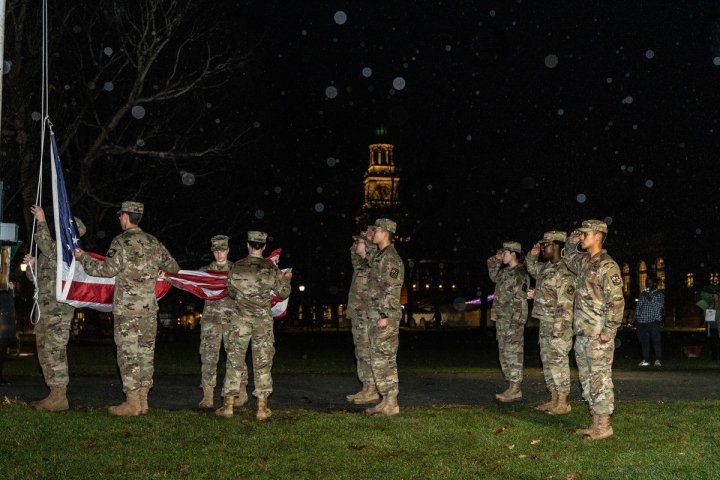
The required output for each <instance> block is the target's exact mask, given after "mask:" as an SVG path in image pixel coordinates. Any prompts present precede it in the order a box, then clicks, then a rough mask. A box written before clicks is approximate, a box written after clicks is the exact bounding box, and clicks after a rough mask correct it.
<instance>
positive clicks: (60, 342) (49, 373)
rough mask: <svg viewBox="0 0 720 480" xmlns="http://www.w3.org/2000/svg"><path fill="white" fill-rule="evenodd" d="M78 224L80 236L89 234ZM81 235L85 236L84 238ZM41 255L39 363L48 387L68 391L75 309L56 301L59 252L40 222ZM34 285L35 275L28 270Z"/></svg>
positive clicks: (38, 328)
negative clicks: (69, 344) (68, 345)
mask: <svg viewBox="0 0 720 480" xmlns="http://www.w3.org/2000/svg"><path fill="white" fill-rule="evenodd" d="M76 220H77V219H76ZM81 225H82V223H81V222H77V226H78V230H79V233H80V232H82V233H85V226H84V225H83V226H82V229H81V228H80V226H81ZM82 233H81V235H82ZM33 238H34V239H35V243H37V245H38V247H39V249H40V252H41V253H40V254H39V255H38V258H37V263H36V265H37V273H36V275H37V283H38V288H39V289H40V290H39V292H38V305H39V306H40V318H39V319H38V322H37V323H36V324H35V342H36V344H37V351H38V360H39V361H40V367H41V368H42V372H43V376H44V377H45V383H46V384H47V386H48V387H51V388H52V387H55V388H65V387H67V385H68V383H69V381H70V378H69V377H68V361H67V344H68V341H69V340H70V325H71V323H72V318H73V314H74V312H75V309H74V308H73V307H72V306H70V305H68V304H67V303H61V302H58V301H57V300H56V291H55V289H56V280H57V256H56V255H57V250H56V246H55V241H54V240H53V239H52V236H50V229H49V228H48V224H47V222H38V224H37V232H35V236H34V237H33ZM25 273H26V275H27V277H28V278H29V279H30V280H31V281H32V279H33V277H32V275H33V274H32V272H31V271H30V269H29V268H28V269H27V270H26V272H25Z"/></svg>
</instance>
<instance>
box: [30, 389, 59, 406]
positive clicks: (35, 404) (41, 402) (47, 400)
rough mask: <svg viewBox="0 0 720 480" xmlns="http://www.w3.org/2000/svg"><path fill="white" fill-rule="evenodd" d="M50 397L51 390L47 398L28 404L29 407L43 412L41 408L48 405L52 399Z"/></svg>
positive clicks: (51, 394)
mask: <svg viewBox="0 0 720 480" xmlns="http://www.w3.org/2000/svg"><path fill="white" fill-rule="evenodd" d="M52 396H53V393H52V390H50V394H49V395H48V396H47V397H45V398H43V399H42V400H34V401H32V402H30V403H29V405H30V406H31V407H32V408H34V409H36V410H43V408H41V407H42V406H43V405H45V404H46V403H48V402H49V401H50V400H51V399H52Z"/></svg>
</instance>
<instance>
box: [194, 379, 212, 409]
mask: <svg viewBox="0 0 720 480" xmlns="http://www.w3.org/2000/svg"><path fill="white" fill-rule="evenodd" d="M202 389H203V398H202V400H200V403H199V404H198V407H200V408H202V409H203V410H211V409H212V408H213V406H214V405H215V400H214V399H213V396H214V392H215V388H214V387H210V386H207V385H206V386H204V387H202Z"/></svg>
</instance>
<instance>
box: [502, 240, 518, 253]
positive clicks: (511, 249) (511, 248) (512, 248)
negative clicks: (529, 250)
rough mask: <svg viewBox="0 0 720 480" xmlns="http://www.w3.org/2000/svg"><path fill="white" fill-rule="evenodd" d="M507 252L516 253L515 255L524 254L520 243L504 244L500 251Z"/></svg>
mask: <svg viewBox="0 0 720 480" xmlns="http://www.w3.org/2000/svg"><path fill="white" fill-rule="evenodd" d="M500 250H501V251H502V250H507V251H509V252H515V253H522V246H520V243H518V242H504V243H503V248H501V249H500Z"/></svg>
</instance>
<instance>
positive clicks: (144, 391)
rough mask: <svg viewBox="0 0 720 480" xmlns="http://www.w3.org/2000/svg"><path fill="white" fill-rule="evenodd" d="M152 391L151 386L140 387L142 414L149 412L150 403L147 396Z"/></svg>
mask: <svg viewBox="0 0 720 480" xmlns="http://www.w3.org/2000/svg"><path fill="white" fill-rule="evenodd" d="M149 392H150V387H140V415H145V414H147V412H148V410H150V409H149V408H148V403H147V397H148V393H149Z"/></svg>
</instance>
